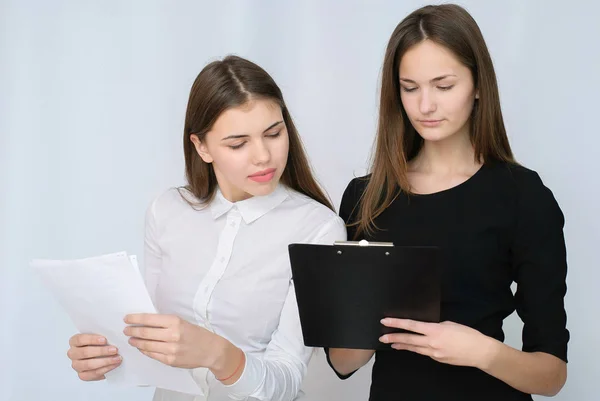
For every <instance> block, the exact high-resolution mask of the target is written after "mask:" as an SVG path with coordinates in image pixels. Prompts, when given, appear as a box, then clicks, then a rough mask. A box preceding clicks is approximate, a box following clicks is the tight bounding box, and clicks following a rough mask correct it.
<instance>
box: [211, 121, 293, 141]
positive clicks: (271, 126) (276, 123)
mask: <svg viewBox="0 0 600 401" xmlns="http://www.w3.org/2000/svg"><path fill="white" fill-rule="evenodd" d="M282 123H283V120H281V121H277V122H275V123H273V124H271V125H269V126H268V127H267V128H266V129H265V130H264V131H263V132H262V133H263V134H264V133H265V132H267V131H268V130H270V129H271V128H275V127H276V126H278V125H279V124H282ZM249 136H250V135H248V134H246V135H229V136H227V137H225V138H223V139H221V140H222V141H226V140H228V139H239V138H247V137H249Z"/></svg>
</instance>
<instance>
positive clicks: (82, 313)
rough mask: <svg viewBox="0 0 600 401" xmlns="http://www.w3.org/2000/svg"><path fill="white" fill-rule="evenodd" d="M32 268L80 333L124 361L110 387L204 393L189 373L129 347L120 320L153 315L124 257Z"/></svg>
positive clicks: (38, 264) (40, 262) (112, 375)
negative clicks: (101, 340)
mask: <svg viewBox="0 0 600 401" xmlns="http://www.w3.org/2000/svg"><path fill="white" fill-rule="evenodd" d="M31 266H32V267H33V268H35V269H36V270H37V271H38V273H39V274H40V276H41V278H42V281H43V282H44V283H45V285H46V286H47V287H48V288H49V289H50V291H52V293H53V294H54V295H55V297H56V298H57V299H58V301H59V302H60V304H61V305H62V306H63V308H64V309H65V310H66V311H67V313H68V314H69V316H70V317H71V319H72V320H73V322H74V324H75V326H76V327H77V329H78V330H79V331H80V332H81V333H90V334H97V335H101V336H103V337H104V338H106V339H107V341H108V344H110V345H112V346H115V347H116V348H117V349H118V353H119V354H120V355H121V357H122V358H123V361H122V363H121V365H120V366H119V367H118V368H116V369H114V370H112V371H110V372H108V373H106V379H107V381H109V382H114V383H119V384H127V385H150V386H156V387H161V388H165V389H169V390H174V391H179V392H184V393H189V394H202V390H201V389H200V387H199V386H198V385H197V384H196V382H195V381H194V379H193V378H192V375H191V372H190V371H189V370H185V369H180V368H174V367H171V366H167V365H165V364H163V363H161V362H159V361H157V360H154V359H152V358H148V357H147V356H146V355H144V354H142V353H141V352H140V351H139V350H138V349H136V348H135V347H133V346H131V345H130V344H129V343H128V337H127V336H126V335H125V334H124V333H123V330H124V329H125V326H126V324H125V322H124V321H123V319H124V317H125V316H126V315H129V314H138V313H147V314H154V313H156V310H155V308H154V305H153V304H152V301H151V300H150V296H149V295H148V292H147V291H146V287H145V286H144V282H143V280H142V277H141V275H140V273H139V271H138V269H137V268H136V267H135V266H134V265H133V264H132V261H131V260H130V259H129V257H128V256H127V254H126V253H125V252H120V253H115V254H109V255H104V256H99V257H94V258H87V259H79V260H67V261H60V260H34V261H32V262H31Z"/></svg>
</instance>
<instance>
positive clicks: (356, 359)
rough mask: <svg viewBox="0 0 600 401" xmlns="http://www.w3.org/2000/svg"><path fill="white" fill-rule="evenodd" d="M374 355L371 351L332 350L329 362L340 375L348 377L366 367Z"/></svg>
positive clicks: (330, 350)
mask: <svg viewBox="0 0 600 401" xmlns="http://www.w3.org/2000/svg"><path fill="white" fill-rule="evenodd" d="M374 354H375V351H374V350H369V349H347V348H330V349H329V360H330V361H331V364H332V365H333V367H334V369H335V370H336V371H337V372H338V373H339V374H341V375H347V374H350V373H352V372H354V371H356V370H358V369H360V368H361V367H363V366H365V365H366V364H367V362H369V361H370V360H371V358H372V357H373V355H374Z"/></svg>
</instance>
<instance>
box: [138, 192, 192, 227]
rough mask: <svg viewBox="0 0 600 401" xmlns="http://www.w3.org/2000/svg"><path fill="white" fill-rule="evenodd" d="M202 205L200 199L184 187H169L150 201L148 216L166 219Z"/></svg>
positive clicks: (154, 218) (155, 218)
mask: <svg viewBox="0 0 600 401" xmlns="http://www.w3.org/2000/svg"><path fill="white" fill-rule="evenodd" d="M201 207H202V206H201V203H200V202H199V201H198V199H197V198H196V197H195V196H194V195H193V194H192V193H191V192H190V191H188V190H187V189H185V188H184V187H176V188H169V189H167V190H164V191H163V192H162V193H160V194H159V195H158V196H156V197H155V198H154V199H153V200H152V201H151V202H150V204H149V205H148V207H147V210H146V218H152V219H153V220H163V221H164V220H165V219H169V218H171V217H173V216H176V215H180V214H182V213H185V212H188V211H194V210H195V209H196V210H198V209H199V208H201Z"/></svg>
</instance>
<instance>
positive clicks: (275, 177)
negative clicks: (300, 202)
mask: <svg viewBox="0 0 600 401" xmlns="http://www.w3.org/2000/svg"><path fill="white" fill-rule="evenodd" d="M191 140H192V142H193V143H194V146H195V147H196V151H197V152H198V154H199V155H200V157H201V158H202V160H204V161H205V162H206V163H211V164H212V166H213V168H214V171H215V175H216V177H217V182H218V184H219V188H220V189H221V192H222V193H223V195H224V196H225V198H227V199H228V200H229V201H231V202H237V201H240V200H244V199H247V198H250V197H252V196H261V195H268V194H270V193H271V192H272V191H273V190H274V189H275V188H276V187H277V184H278V183H279V180H280V178H281V175H282V174H283V171H284V169H285V166H286V164H287V159H288V151H289V139H288V133H287V128H286V126H285V122H284V121H283V115H282V113H281V107H279V105H278V104H277V103H275V102H274V101H271V100H260V99H259V100H252V101H250V102H249V103H247V104H245V105H243V106H240V107H234V108H231V109H228V110H226V111H225V112H223V113H222V114H221V115H220V116H219V118H218V119H217V121H216V122H215V124H214V125H213V127H212V128H211V130H210V131H209V132H208V133H207V134H206V135H205V137H204V138H203V139H202V140H200V139H199V138H198V136H196V135H192V136H191Z"/></svg>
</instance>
